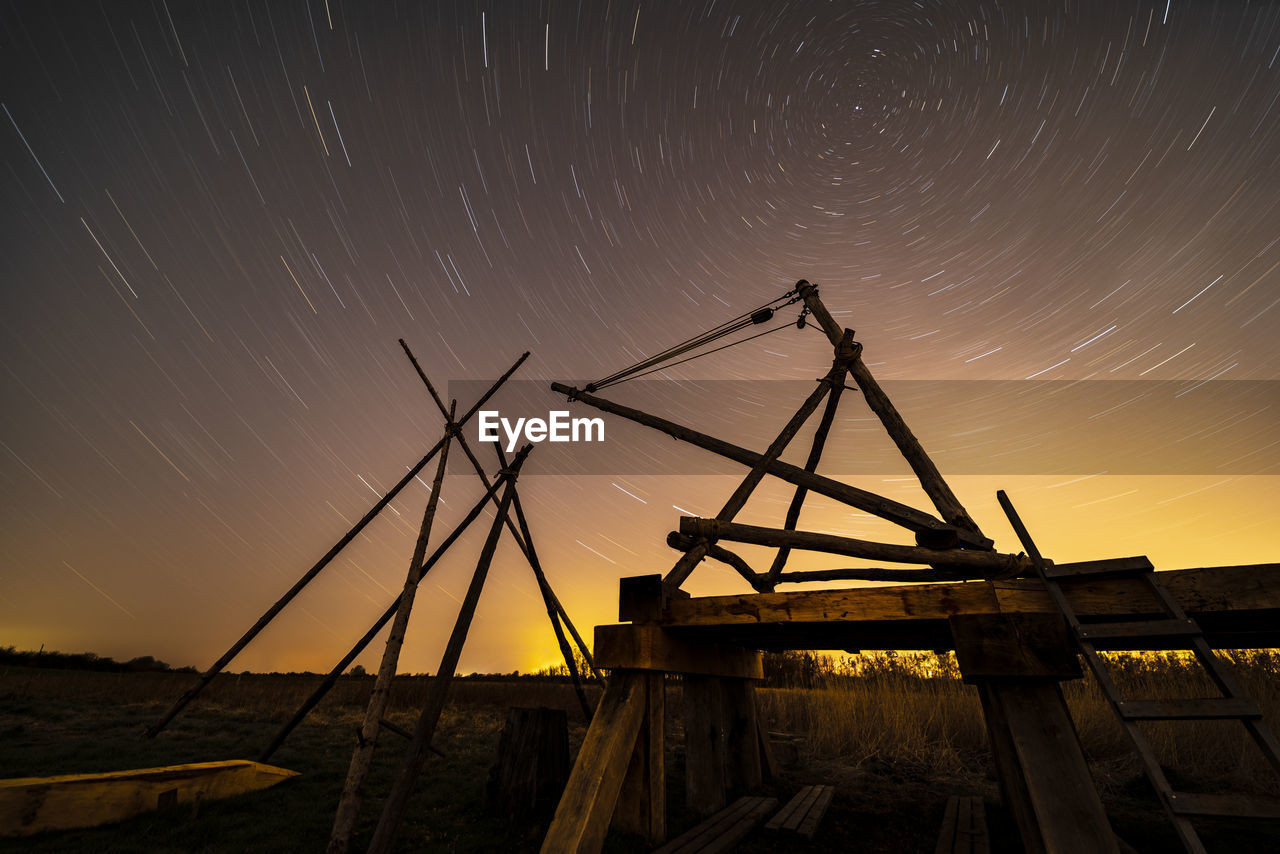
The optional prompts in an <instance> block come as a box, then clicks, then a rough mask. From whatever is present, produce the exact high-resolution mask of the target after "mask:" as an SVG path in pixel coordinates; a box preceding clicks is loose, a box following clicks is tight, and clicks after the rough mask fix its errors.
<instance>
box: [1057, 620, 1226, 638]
mask: <svg viewBox="0 0 1280 854" xmlns="http://www.w3.org/2000/svg"><path fill="white" fill-rule="evenodd" d="M1199 634H1203V632H1201V631H1200V627H1199V626H1197V625H1196V622H1195V620H1136V621H1132V622H1124V623H1086V624H1085V625H1083V626H1081V627H1080V631H1079V633H1078V636H1079V638H1080V640H1089V641H1092V640H1101V639H1103V638H1172V637H1182V636H1184V635H1199Z"/></svg>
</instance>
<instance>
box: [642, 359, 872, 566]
mask: <svg viewBox="0 0 1280 854" xmlns="http://www.w3.org/2000/svg"><path fill="white" fill-rule="evenodd" d="M852 340H853V336H852V334H850V335H849V343H852ZM847 364H848V363H847V360H842V359H840V358H839V357H837V358H836V363H835V364H834V365H833V366H832V367H831V370H830V371H828V372H827V375H826V376H825V377H823V378H822V379H821V380H820V381H819V382H818V387H817V388H816V389H814V390H813V392H812V393H810V395H809V397H808V398H806V399H805V402H804V403H802V404H801V405H800V408H799V409H797V410H796V414H795V415H792V416H791V420H790V421H788V422H787V425H786V426H785V427H783V428H782V432H781V433H779V434H778V437H777V438H776V439H774V440H773V442H772V443H771V444H770V445H769V449H768V450H767V451H765V452H764V454H763V455H762V456H761V457H760V459H759V460H758V461H757V462H756V464H755V465H753V466H752V467H751V471H750V472H749V473H748V474H747V476H746V477H745V478H743V479H742V483H740V484H738V488H737V489H735V490H734V491H733V494H732V495H730V496H729V500H728V501H726V502H725V503H724V507H723V508H721V510H720V512H719V513H718V514H717V515H716V519H718V520H720V521H722V522H728V521H730V520H731V519H733V517H734V516H736V515H737V514H738V511H739V510H741V509H742V507H743V505H744V504H746V503H747V499H748V498H749V497H750V496H751V492H752V490H754V489H755V488H756V486H758V485H759V483H760V481H761V480H762V479H763V478H764V476H765V470H766V469H767V468H768V467H769V463H771V462H773V461H774V460H776V459H778V456H779V455H780V454H781V453H782V452H783V451H784V450H785V449H786V447H787V444H788V443H790V441H791V440H792V439H793V438H795V435H796V433H798V432H800V428H801V427H802V426H803V425H804V422H805V420H806V419H808V417H809V416H810V415H812V414H813V411H814V410H815V409H817V408H818V404H819V403H821V402H822V399H823V398H824V397H826V395H827V393H828V392H830V391H831V387H832V386H833V385H835V384H836V382H843V377H844V374H845V370H846V365H847ZM686 533H687V532H686ZM710 545H711V544H710V542H708V541H707V540H705V539H703V540H702V541H701V542H698V543H695V544H694V546H693V548H691V549H689V550H688V551H687V552H685V553H684V554H683V555H682V556H681V557H680V560H678V561H676V565H675V566H674V567H673V568H672V570H671V571H670V572H669V573H667V576H666V578H664V579H663V580H662V581H663V583H664V584H668V585H670V586H672V587H679V586H680V585H681V584H683V583H684V581H685V579H686V578H688V577H689V574H690V573H691V572H693V569H694V567H696V566H697V565H698V562H699V561H701V560H702V559H703V558H704V557H706V556H707V549H708V547H709V546H710Z"/></svg>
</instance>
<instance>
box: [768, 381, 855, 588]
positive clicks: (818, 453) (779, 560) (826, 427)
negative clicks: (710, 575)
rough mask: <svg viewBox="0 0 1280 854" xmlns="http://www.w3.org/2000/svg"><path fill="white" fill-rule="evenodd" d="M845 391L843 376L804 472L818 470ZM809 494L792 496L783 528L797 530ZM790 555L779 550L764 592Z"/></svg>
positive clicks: (816, 433)
mask: <svg viewBox="0 0 1280 854" xmlns="http://www.w3.org/2000/svg"><path fill="white" fill-rule="evenodd" d="M843 391H844V376H843V375H841V378H840V382H837V383H836V384H835V385H834V386H832V388H831V395H830V396H829V397H828V398H827V405H826V408H825V409H823V410H822V420H821V421H819V422H818V429H817V430H815V431H814V433H813V445H812V446H811V447H810V448H809V458H808V459H807V460H805V464H804V470H805V471H807V472H809V473H810V474H812V473H813V472H815V471H817V470H818V460H819V459H821V458H822V449H823V447H824V446H825V445H826V443H827V434H828V433H830V432H831V425H832V423H834V422H835V419H836V408H837V407H838V406H839V405H840V393H841V392H843ZM808 492H809V490H807V489H806V488H805V487H803V486H797V487H796V492H795V495H793V496H791V505H790V506H789V507H787V516H786V520H785V521H784V522H783V524H782V527H784V528H786V529H787V530H788V531H794V530H795V529H796V524H797V523H798V522H799V521H800V508H801V507H803V506H804V499H805V495H807V494H808ZM790 554H791V549H790V548H788V547H786V546H783V547H782V548H780V549H778V553H777V554H776V555H774V558H773V565H772V566H770V567H769V572H768V574H767V575H766V576H765V580H764V583H763V585H761V586H762V587H763V589H764V590H766V591H768V590H773V588H774V585H776V584H777V583H778V576H779V575H781V573H782V568H783V567H784V566H786V565H787V557H788V556H789V555H790Z"/></svg>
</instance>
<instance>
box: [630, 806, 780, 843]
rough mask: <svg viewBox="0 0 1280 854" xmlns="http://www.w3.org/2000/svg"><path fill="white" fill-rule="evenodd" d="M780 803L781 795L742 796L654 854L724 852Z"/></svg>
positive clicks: (745, 835) (744, 836)
mask: <svg viewBox="0 0 1280 854" xmlns="http://www.w3.org/2000/svg"><path fill="white" fill-rule="evenodd" d="M777 806H778V799H777V798H763V797H743V798H739V799H738V800H736V801H734V802H733V803H732V804H730V805H729V806H727V807H725V808H724V809H723V810H721V811H720V812H718V813H716V814H715V815H713V816H711V818H709V819H707V820H706V821H704V822H702V823H701V824H699V825H697V826H696V827H694V828H692V829H690V830H688V831H686V832H685V833H683V834H682V835H680V836H678V837H677V838H675V839H673V840H671V841H670V842H668V843H667V844H666V845H664V846H662V847H661V848H659V849H658V850H657V851H654V852H653V854H721V852H726V851H732V850H733V849H734V846H736V845H737V844H738V843H739V842H741V841H742V840H744V839H746V838H747V836H748V835H750V833H751V831H753V830H755V828H756V826H757V825H758V824H760V822H762V821H764V818H765V816H767V815H768V814H769V813H771V812H773V810H774V809H775V808H776V807H777Z"/></svg>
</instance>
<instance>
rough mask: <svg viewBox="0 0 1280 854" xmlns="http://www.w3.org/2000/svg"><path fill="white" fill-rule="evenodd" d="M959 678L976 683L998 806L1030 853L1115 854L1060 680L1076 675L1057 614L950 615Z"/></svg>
mask: <svg viewBox="0 0 1280 854" xmlns="http://www.w3.org/2000/svg"><path fill="white" fill-rule="evenodd" d="M951 630H952V634H953V636H954V637H955V643H956V658H957V659H958V661H959V663H960V672H961V674H962V675H963V676H964V680H965V681H966V682H968V683H970V684H976V685H977V686H978V694H979V696H980V697H981V699H982V710H983V716H984V718H985V720H986V724H987V732H988V733H989V735H990V740H991V751H992V755H993V757H994V759H995V766H996V772H997V776H998V777H999V779H1000V789H1001V792H1002V795H1003V797H1004V802H1005V805H1006V806H1007V807H1008V808H1009V810H1010V811H1011V812H1012V813H1013V815H1014V818H1015V820H1016V821H1017V823H1018V830H1019V832H1020V834H1021V836H1022V841H1023V845H1024V846H1025V848H1026V850H1027V852H1028V854H1073V852H1077V851H1097V852H1104V854H1118V851H1119V849H1118V847H1117V845H1116V839H1115V834H1114V833H1113V832H1112V831H1111V826H1110V824H1109V823H1108V822H1107V814H1106V811H1105V810H1104V809H1103V807H1102V801H1101V800H1100V799H1099V797H1098V792H1097V790H1096V789H1095V788H1094V786H1093V779H1092V777H1090V775H1089V767H1088V765H1087V764H1086V763H1085V759H1084V752H1083V751H1082V749H1081V747H1080V740H1079V737H1078V735H1077V734H1076V730H1075V726H1074V725H1073V724H1072V722H1071V715H1070V713H1069V712H1068V711H1067V705H1066V703H1065V701H1064V700H1063V698H1062V691H1061V689H1060V688H1059V686H1058V682H1059V681H1060V680H1063V679H1076V678H1079V677H1080V675H1081V673H1080V664H1079V662H1078V661H1077V659H1076V655H1075V644H1074V642H1073V640H1072V638H1071V635H1070V633H1069V632H1068V630H1067V627H1066V623H1065V621H1064V620H1063V618H1062V615H1060V614H963V615H957V616H954V617H952V618H951Z"/></svg>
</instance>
